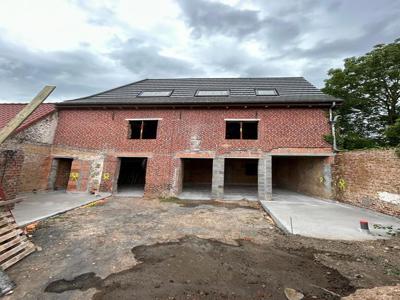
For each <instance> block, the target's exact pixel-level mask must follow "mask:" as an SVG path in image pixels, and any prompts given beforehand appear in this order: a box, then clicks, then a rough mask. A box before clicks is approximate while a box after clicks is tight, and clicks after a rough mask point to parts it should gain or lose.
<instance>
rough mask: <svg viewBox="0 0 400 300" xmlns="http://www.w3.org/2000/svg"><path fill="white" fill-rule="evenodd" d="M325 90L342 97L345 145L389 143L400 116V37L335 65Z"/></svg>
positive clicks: (341, 142) (340, 133)
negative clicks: (338, 66) (391, 128)
mask: <svg viewBox="0 0 400 300" xmlns="http://www.w3.org/2000/svg"><path fill="white" fill-rule="evenodd" d="M328 76H329V78H328V79H327V80H325V87H324V88H323V91H324V92H325V93H327V94H330V95H332V96H335V97H339V98H342V99H343V100H344V102H343V104H342V105H341V106H340V107H339V108H338V110H337V113H338V115H339V116H340V117H339V119H338V123H337V128H338V143H339V146H341V147H342V148H345V149H356V148H368V147H374V146H378V145H387V144H388V143H389V142H390V141H389V138H388V137H386V136H385V131H386V128H387V127H388V126H392V125H394V124H395V122H396V119H397V118H398V117H399V116H400V39H396V40H395V41H394V42H393V43H390V44H380V45H376V46H375V47H374V48H373V50H372V51H371V52H368V53H367V54H365V55H362V56H360V57H350V58H347V59H345V60H344V68H342V69H331V70H329V72H328Z"/></svg>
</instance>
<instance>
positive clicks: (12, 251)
mask: <svg viewBox="0 0 400 300" xmlns="http://www.w3.org/2000/svg"><path fill="white" fill-rule="evenodd" d="M27 246H28V244H27V243H21V244H19V245H18V246H16V247H14V248H12V249H9V250H8V251H6V252H4V253H3V254H1V255H0V262H3V261H4V260H6V259H7V258H9V257H10V256H13V255H14V254H17V253H18V252H21V251H22V250H24V249H25V248H27Z"/></svg>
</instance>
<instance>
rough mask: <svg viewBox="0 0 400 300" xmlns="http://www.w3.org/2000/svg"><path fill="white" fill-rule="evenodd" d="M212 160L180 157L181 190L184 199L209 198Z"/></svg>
mask: <svg viewBox="0 0 400 300" xmlns="http://www.w3.org/2000/svg"><path fill="white" fill-rule="evenodd" d="M212 165H213V160H212V159H208V158H184V159H182V192H181V194H180V195H179V196H180V197H181V198H185V199H210V198H211V185H212Z"/></svg>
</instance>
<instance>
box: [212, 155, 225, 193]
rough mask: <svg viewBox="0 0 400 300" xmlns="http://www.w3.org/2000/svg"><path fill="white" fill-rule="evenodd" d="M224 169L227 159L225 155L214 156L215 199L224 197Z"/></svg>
mask: <svg viewBox="0 0 400 300" xmlns="http://www.w3.org/2000/svg"><path fill="white" fill-rule="evenodd" d="M224 171H225V159H224V158H223V157H218V158H214V159H213V170H212V190H211V197H212V198H213V199H222V198H223V197H224Z"/></svg>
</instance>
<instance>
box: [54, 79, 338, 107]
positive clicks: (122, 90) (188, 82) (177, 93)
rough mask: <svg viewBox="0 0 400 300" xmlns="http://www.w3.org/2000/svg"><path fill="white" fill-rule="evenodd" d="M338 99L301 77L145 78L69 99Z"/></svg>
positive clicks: (185, 101)
mask: <svg viewBox="0 0 400 300" xmlns="http://www.w3.org/2000/svg"><path fill="white" fill-rule="evenodd" d="M199 89H200V90H222V89H229V96H215V97H196V96H195V94H196V91H197V90H199ZM256 89H276V90H277V91H278V94H279V95H278V96H256V94H255V90H256ZM166 90H173V92H172V94H171V96H170V97H138V95H139V94H140V93H141V92H142V91H166ZM333 101H336V102H341V100H340V99H337V98H334V97H332V96H329V95H326V94H324V93H322V92H321V91H320V90H319V89H317V88H316V87H315V86H313V85H312V84H311V83H309V82H308V81H307V80H305V79H304V78H303V77H269V78H182V79H145V80H142V81H138V82H134V83H131V84H127V85H124V86H121V87H118V88H115V89H111V90H108V91H105V92H102V93H99V94H95V95H92V96H88V97H83V98H79V99H74V100H68V101H64V102H61V103H59V104H58V105H59V106H75V105H110V104H111V105H112V104H114V105H130V104H132V105H181V104H183V105H184V104H189V105H201V104H274V103H277V104H280V103H283V104H286V103H287V104H307V103H310V104H312V103H320V104H324V103H325V104H329V103H332V102H333Z"/></svg>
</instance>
